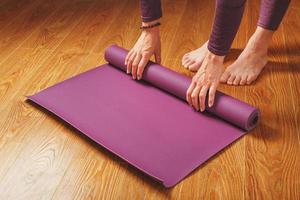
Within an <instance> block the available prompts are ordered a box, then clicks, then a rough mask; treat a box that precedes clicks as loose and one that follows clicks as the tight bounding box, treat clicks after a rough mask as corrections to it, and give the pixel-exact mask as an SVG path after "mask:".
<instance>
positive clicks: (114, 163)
mask: <svg viewBox="0 0 300 200" xmlns="http://www.w3.org/2000/svg"><path fill="white" fill-rule="evenodd" d="M136 2H137V1H133V0H0V199H30V200H33V199H64V200H65V199H122V200H123V199H153V200H154V199H155V200H157V199H158V200H159V199H280V200H283V199H300V158H299V153H300V125H299V122H300V106H299V105H300V89H299V88H300V1H296V0H295V1H292V3H291V6H290V8H289V10H288V13H287V16H286V17H285V20H284V22H283V24H282V25H281V26H280V28H279V30H278V31H277V32H276V34H275V35H274V40H273V43H272V46H271V48H270V54H269V60H270V62H269V63H268V65H267V67H266V69H265V70H264V71H263V73H262V75H261V76H260V78H259V79H258V80H257V81H256V82H255V83H254V84H253V85H251V86H243V87H241V86H240V87H233V86H226V85H222V86H221V87H220V90H222V91H224V92H226V93H227V94H230V95H232V96H234V97H237V98H239V99H241V100H243V101H246V102H249V103H250V104H253V105H255V106H258V107H259V108H260V109H261V111H262V120H261V123H260V125H259V126H258V127H257V128H256V129H255V130H253V131H251V132H250V133H249V134H248V135H246V136H245V137H243V138H242V139H240V140H239V141H237V142H235V143H234V144H232V145H231V146H230V147H228V148H226V149H225V150H223V151H222V152H220V153H219V154H218V155H216V156H215V157H214V158H213V159H211V160H210V161H209V162H207V163H205V164H204V165H202V166H201V167H199V168H198V169H197V170H195V171H194V172H193V173H192V174H191V175H190V176H188V177H187V178H186V179H185V180H183V181H182V182H181V183H179V184H178V185H176V186H175V187H174V188H171V189H165V188H163V187H162V186H161V185H160V184H159V183H156V182H155V181H153V180H152V179H151V178H149V177H148V176H146V175H144V174H142V173H141V172H139V171H138V170H136V169H134V168H133V167H131V166H130V165H128V164H127V163H126V162H124V161H122V160H120V159H119V158H117V157H116V156H114V155H112V154H111V153H109V152H108V151H106V150H105V149H103V148H101V147H99V146H98V145H96V144H95V143H93V142H92V141H90V140H89V139H87V138H86V137H84V136H83V135H82V134H80V133H79V132H78V131H76V130H75V129H73V128H72V127H70V126H68V125H67V124H65V123H63V122H62V121H60V120H58V119H57V118H56V117H54V116H53V115H51V114H50V113H47V112H45V111H44V110H41V109H39V108H38V107H36V106H34V105H33V104H30V103H28V102H26V101H25V100H26V98H25V95H30V94H33V93H35V92H38V91H40V90H42V89H44V88H46V87H48V86H51V85H53V84H55V83H57V82H59V81H62V80H64V79H67V78H69V77H71V76H73V75H76V74H79V73H80V72H84V71H86V70H88V69H91V68H93V67H95V66H97V65H100V64H103V63H104V62H105V61H104V59H103V52H104V49H105V47H107V46H108V45H110V44H113V43H116V44H118V45H120V46H123V47H126V48H130V47H131V46H132V45H133V44H134V42H135V40H136V38H137V37H138V34H139V29H138V26H139V24H140V18H139V9H138V5H137V4H136ZM163 9H164V19H163V22H162V23H163V26H162V27H161V30H162V33H161V35H162V46H163V49H162V50H163V55H162V58H163V64H164V65H165V66H169V67H170V68H172V69H173V70H176V71H178V72H180V73H183V74H186V75H189V76H192V74H191V73H189V72H188V71H187V70H186V69H184V68H183V67H182V66H181V65H180V63H181V62H180V59H181V57H182V56H183V54H184V53H186V52H187V51H189V50H192V49H194V48H196V47H198V46H200V45H201V44H202V43H204V42H205V41H206V40H207V39H208V36H209V32H210V28H211V23H212V20H213V11H214V2H213V1H210V0H176V1H175V0H164V1H163ZM258 12H259V2H258V1H257V0H251V1H248V2H247V5H246V11H245V14H244V18H243V21H242V25H241V27H240V30H239V32H238V35H237V37H236V39H235V41H234V44H233V47H232V48H233V49H232V51H231V52H230V54H229V56H228V58H227V61H226V64H229V63H231V62H232V61H233V60H234V59H235V58H236V57H237V56H238V55H239V53H240V52H241V50H242V49H243V48H244V47H245V44H246V42H247V40H248V39H249V37H250V36H251V34H252V33H253V31H254V30H255V27H256V21H257V18H258Z"/></svg>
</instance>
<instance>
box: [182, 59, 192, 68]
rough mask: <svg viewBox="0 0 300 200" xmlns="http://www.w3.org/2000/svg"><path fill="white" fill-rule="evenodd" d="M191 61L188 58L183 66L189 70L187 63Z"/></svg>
mask: <svg viewBox="0 0 300 200" xmlns="http://www.w3.org/2000/svg"><path fill="white" fill-rule="evenodd" d="M190 61H191V60H190V59H189V58H186V59H185V60H184V61H183V62H182V65H183V66H184V67H185V68H187V63H188V62H190Z"/></svg>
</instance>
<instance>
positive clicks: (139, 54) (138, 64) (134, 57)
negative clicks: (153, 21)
mask: <svg viewBox="0 0 300 200" xmlns="http://www.w3.org/2000/svg"><path fill="white" fill-rule="evenodd" d="M143 25H149V24H147V23H143ZM153 54H154V56H155V62H156V63H158V64H160V63H161V43H160V35H159V27H153V28H150V29H146V30H143V32H142V34H141V36H140V37H139V39H138V41H137V42H136V44H135V45H134V47H133V48H132V49H131V50H130V51H129V53H128V54H127V56H126V58H125V65H126V66H127V73H128V74H130V73H131V74H132V78H133V79H138V80H140V79H141V78H142V75H143V72H144V68H145V66H146V65H147V63H148V61H149V60H150V58H151V56H152V55H153Z"/></svg>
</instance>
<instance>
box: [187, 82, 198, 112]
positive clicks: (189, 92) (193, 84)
mask: <svg viewBox="0 0 300 200" xmlns="http://www.w3.org/2000/svg"><path fill="white" fill-rule="evenodd" d="M195 87H196V83H195V81H192V82H191V84H190V86H189V88H188V90H187V91H186V100H187V102H188V103H189V105H190V106H191V105H193V104H192V98H191V95H192V92H193V90H194V88H195Z"/></svg>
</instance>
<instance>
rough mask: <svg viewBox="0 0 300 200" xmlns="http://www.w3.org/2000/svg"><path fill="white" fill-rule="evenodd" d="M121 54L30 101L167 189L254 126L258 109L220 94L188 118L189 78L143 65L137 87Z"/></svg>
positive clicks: (110, 51) (113, 50) (117, 50)
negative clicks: (209, 106) (159, 182)
mask: <svg viewBox="0 0 300 200" xmlns="http://www.w3.org/2000/svg"><path fill="white" fill-rule="evenodd" d="M127 53H128V51H127V50H125V49H123V48H121V47H118V46H116V45H113V46H110V47H108V48H107V49H106V51H105V59H106V60H107V62H108V63H107V64H104V65H101V66H99V67H96V68H94V69H91V70H89V71H87V72H84V73H81V74H78V75H76V76H74V77H72V78H69V79H67V80H65V81H63V82H60V83H58V84H56V85H53V86H51V87H49V88H46V89H44V90H42V91H40V92H38V93H36V94H34V95H32V96H29V97H28V99H30V100H31V101H33V102H35V103H36V104H38V105H40V106H42V107H44V108H45V109H47V110H49V111H50V112H52V113H54V114H55V115H57V116H58V117H60V118H61V119H62V120H64V121H66V122H68V123H69V124H70V125H72V126H73V127H75V128H76V129H78V130H79V131H81V132H82V133H83V134H85V135H87V136H88V137H89V138H91V139H92V140H94V141H95V142H97V143H98V144H100V145H101V146H103V147H104V148H106V149H108V150H109V151H111V152H112V153H114V154H116V155H118V156H119V157H120V158H122V159H124V160H126V161H127V162H128V163H130V164H132V165H133V166H135V167H136V168H138V169H140V170H141V171H143V172H145V173H146V174H148V175H150V176H152V177H154V178H155V179H156V180H158V181H161V182H162V183H163V184H164V185H165V186H166V187H171V186H174V185H175V184H177V183H178V182H179V181H181V180H182V179H183V178H184V177H186V176H187V175H188V174H190V173H191V172H192V171H193V170H194V169H196V168H197V167H198V166H199V165H201V164H202V163H204V162H205V161H207V160H208V159H209V158H211V157H212V156H213V155H215V154H216V153H217V152H219V151H220V150H222V149H223V148H225V147H226V146H228V145H229V144H230V143H232V142H233V141H235V140H237V139H238V138H240V137H241V136H243V135H244V134H245V133H246V131H249V130H251V129H253V128H254V127H255V126H256V125H257V123H258V119H259V110H258V109H257V108H255V107H253V106H251V105H249V104H247V103H245V102H242V101H239V100H238V99H235V98H233V97H231V96H228V95H226V94H223V93H221V92H217V94H216V98H215V105H214V106H213V108H211V109H208V110H207V111H206V112H203V113H200V112H196V111H194V110H193V109H192V108H191V107H190V106H189V105H188V104H187V103H186V101H185V94H186V91H187V88H188V86H189V84H190V82H191V78H189V77H186V76H184V75H181V74H179V73H176V72H174V71H172V70H170V69H168V68H167V67H163V66H161V65H158V64H155V63H153V62H149V63H148V65H147V67H146V69H145V71H144V75H143V81H134V80H132V78H131V76H130V75H128V74H126V73H125V72H124V71H125V70H126V66H125V64H124V61H125V57H126V55H127ZM62 134H63V133H62ZM104 173H105V172H104Z"/></svg>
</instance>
